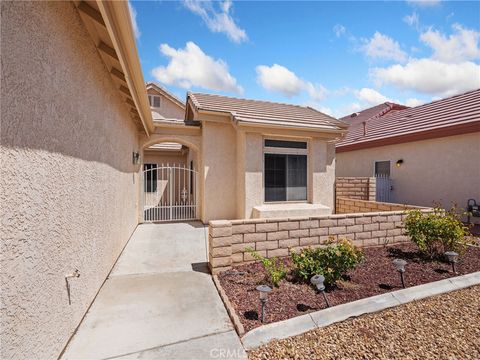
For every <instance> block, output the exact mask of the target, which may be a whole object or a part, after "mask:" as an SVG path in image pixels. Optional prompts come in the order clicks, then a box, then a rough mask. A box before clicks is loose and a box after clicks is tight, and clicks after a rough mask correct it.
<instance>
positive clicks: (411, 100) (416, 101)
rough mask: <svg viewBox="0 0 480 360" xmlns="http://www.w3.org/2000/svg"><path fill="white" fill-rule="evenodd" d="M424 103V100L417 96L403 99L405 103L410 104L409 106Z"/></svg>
mask: <svg viewBox="0 0 480 360" xmlns="http://www.w3.org/2000/svg"><path fill="white" fill-rule="evenodd" d="M425 103H426V101H424V100H420V99H417V98H409V99H407V100H405V105H407V106H410V107H415V106H420V105H423V104H425Z"/></svg>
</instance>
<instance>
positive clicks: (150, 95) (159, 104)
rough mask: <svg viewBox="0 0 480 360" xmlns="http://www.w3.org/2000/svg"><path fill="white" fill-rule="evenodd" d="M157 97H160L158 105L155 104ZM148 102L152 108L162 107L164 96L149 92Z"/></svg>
mask: <svg viewBox="0 0 480 360" xmlns="http://www.w3.org/2000/svg"><path fill="white" fill-rule="evenodd" d="M155 98H158V106H154V104H155ZM150 99H151V100H150ZM150 101H151V103H150ZM148 102H149V105H150V107H151V108H154V109H160V108H161V107H162V97H161V96H160V95H154V94H148Z"/></svg>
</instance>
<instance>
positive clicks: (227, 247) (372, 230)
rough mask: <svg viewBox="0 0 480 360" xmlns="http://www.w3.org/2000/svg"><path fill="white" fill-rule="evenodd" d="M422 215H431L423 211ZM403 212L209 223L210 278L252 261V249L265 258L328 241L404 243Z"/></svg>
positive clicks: (285, 254) (406, 239)
mask: <svg viewBox="0 0 480 360" xmlns="http://www.w3.org/2000/svg"><path fill="white" fill-rule="evenodd" d="M422 211H427V212H428V211H431V209H423V210H422ZM405 217H406V212H405V211H404V210H402V211H384V212H366V213H354V214H336V215H325V216H319V217H305V218H286V219H254V220H232V221H229V220H217V221H210V223H209V244H208V245H209V246H208V249H209V251H208V252H209V254H208V255H209V259H208V261H209V266H210V270H211V271H212V273H213V274H215V273H218V272H220V271H224V270H228V269H229V268H230V267H231V266H232V265H239V264H242V263H246V262H250V261H253V258H252V256H251V255H250V254H249V253H248V252H247V251H246V249H247V248H251V249H253V250H255V251H256V252H258V253H259V254H260V255H262V256H265V257H268V258H270V257H275V256H278V257H283V256H288V255H290V253H291V252H292V251H299V250H301V249H303V248H305V247H317V246H323V245H324V244H325V243H326V242H327V240H328V239H329V238H331V237H333V238H334V239H339V238H346V239H350V240H352V241H353V243H354V244H355V245H356V246H359V247H365V246H375V245H382V244H386V243H389V244H391V243H400V242H407V241H409V238H408V237H407V236H406V235H405V234H404V224H403V220H404V219H405Z"/></svg>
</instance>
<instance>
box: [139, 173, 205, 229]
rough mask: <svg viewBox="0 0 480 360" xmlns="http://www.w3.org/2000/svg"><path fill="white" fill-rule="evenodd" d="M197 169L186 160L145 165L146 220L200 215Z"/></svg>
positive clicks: (185, 217)
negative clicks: (183, 161) (180, 162)
mask: <svg viewBox="0 0 480 360" xmlns="http://www.w3.org/2000/svg"><path fill="white" fill-rule="evenodd" d="M197 177H198V172H197V171H196V170H194V169H193V168H187V167H186V166H185V165H183V164H173V165H169V164H166V165H164V164H161V165H157V164H145V165H144V169H143V221H144V222H157V221H174V220H195V219H197V218H198V203H197V186H196V183H197Z"/></svg>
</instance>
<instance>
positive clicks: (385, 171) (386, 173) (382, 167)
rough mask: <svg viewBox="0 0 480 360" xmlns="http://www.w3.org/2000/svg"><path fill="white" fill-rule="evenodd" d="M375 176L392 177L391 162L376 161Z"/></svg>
mask: <svg viewBox="0 0 480 360" xmlns="http://www.w3.org/2000/svg"><path fill="white" fill-rule="evenodd" d="M375 176H383V177H390V161H375Z"/></svg>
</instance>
